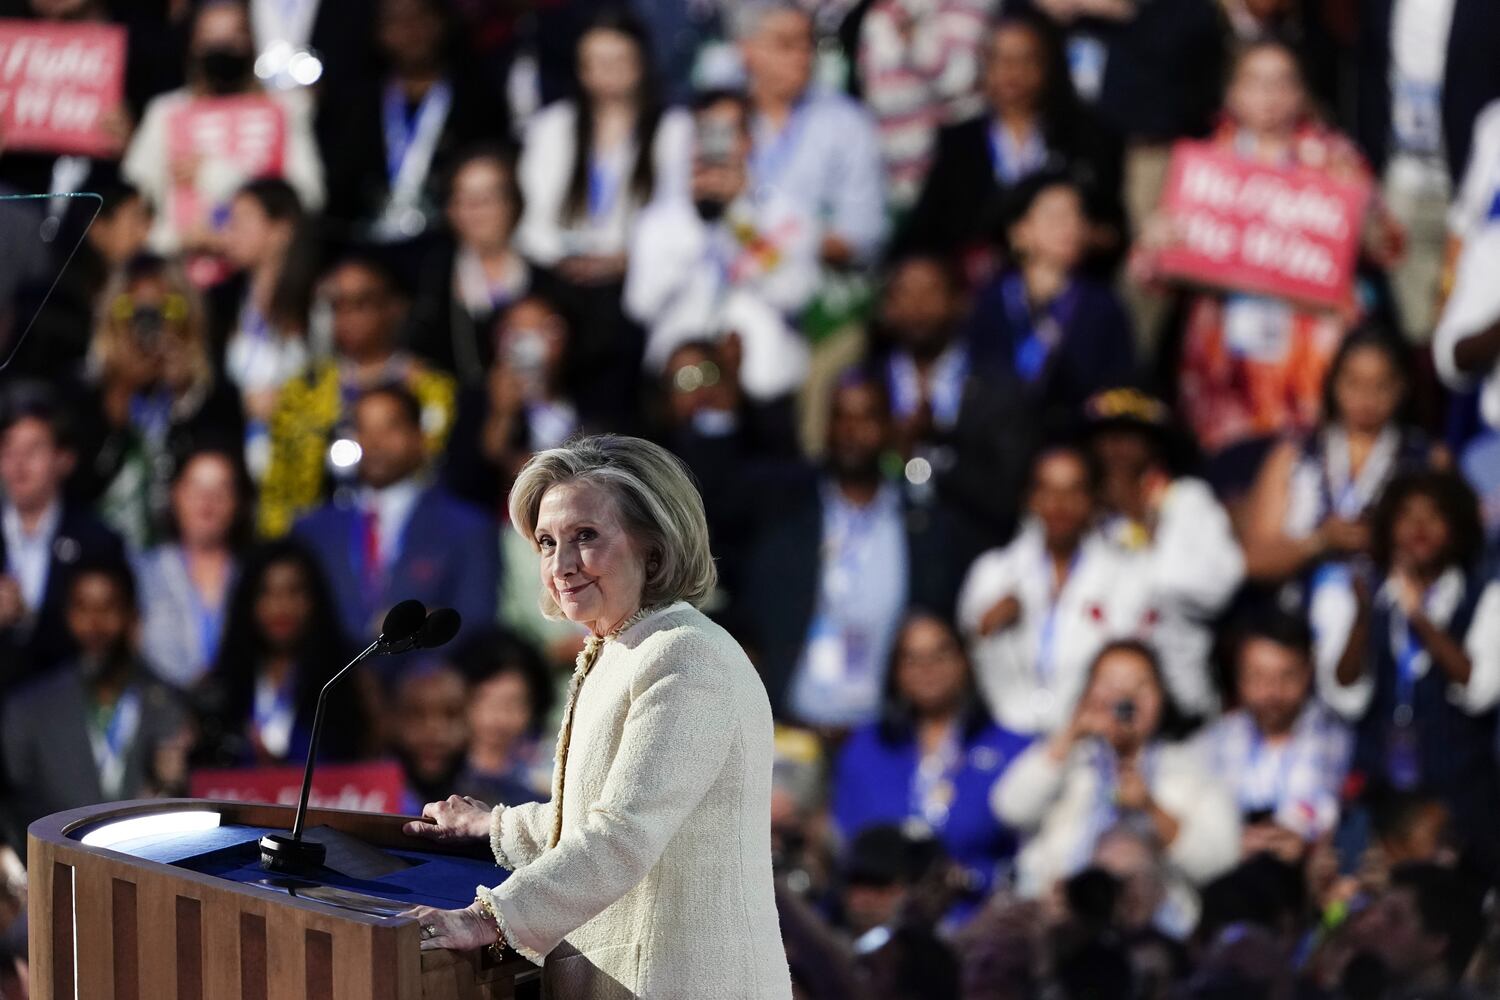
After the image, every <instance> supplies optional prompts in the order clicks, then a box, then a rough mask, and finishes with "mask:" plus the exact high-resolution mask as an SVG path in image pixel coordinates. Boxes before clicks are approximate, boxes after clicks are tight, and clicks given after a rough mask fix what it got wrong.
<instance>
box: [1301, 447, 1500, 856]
mask: <svg viewBox="0 0 1500 1000" xmlns="http://www.w3.org/2000/svg"><path fill="white" fill-rule="evenodd" d="M1480 538H1481V529H1480V523H1479V511H1478V504H1477V503H1476V502H1475V499H1474V494H1473V491H1471V490H1470V489H1469V488H1468V486H1467V485H1465V483H1464V482H1463V480H1462V479H1460V478H1458V476H1456V475H1455V474H1453V473H1451V472H1417V473H1408V474H1404V475H1401V476H1398V477H1397V478H1396V479H1394V480H1393V481H1392V482H1391V484H1390V486H1389V487H1388V488H1387V489H1386V491H1385V494H1384V495H1383V496H1382V497H1381V500H1380V505H1379V506H1378V508H1377V509H1376V511H1375V514H1374V518H1373V521H1372V525H1371V548H1372V562H1373V567H1372V569H1373V572H1365V573H1353V574H1350V575H1349V576H1348V577H1347V578H1345V579H1342V580H1339V579H1335V580H1330V581H1328V582H1327V583H1326V584H1325V585H1323V586H1321V587H1319V588H1318V589H1317V591H1315V592H1314V594H1313V597H1312V606H1311V617H1312V622H1313V627H1314V629H1315V630H1316V633H1317V636H1318V647H1319V648H1318V671H1319V690H1320V694H1321V696H1322V697H1323V699H1324V700H1325V701H1326V702H1327V703H1328V704H1329V705H1330V706H1331V707H1332V708H1333V709H1334V710H1335V711H1337V712H1338V713H1339V714H1340V715H1342V716H1344V717H1345V718H1346V719H1348V720H1349V721H1350V722H1351V723H1353V724H1354V725H1355V746H1354V767H1355V768H1356V769H1357V770H1359V771H1360V772H1362V773H1363V774H1365V775H1366V776H1367V777H1368V778H1370V779H1372V780H1380V781H1383V782H1385V783H1387V784H1389V785H1391V786H1392V787H1394V788H1396V789H1397V790H1399V791H1411V790H1414V789H1424V790H1427V791H1431V792H1434V793H1436V794H1437V795H1439V796H1441V797H1442V799H1443V802H1444V804H1445V805H1446V806H1447V807H1448V809H1449V810H1450V812H1451V813H1452V814H1453V818H1454V823H1455V827H1456V829H1457V831H1458V833H1459V834H1460V836H1461V838H1462V839H1463V840H1464V841H1465V842H1466V844H1469V845H1472V846H1473V847H1474V848H1475V849H1477V850H1479V851H1480V852H1481V853H1482V855H1483V858H1484V862H1485V864H1486V865H1487V866H1488V870H1489V871H1490V872H1493V871H1494V870H1495V868H1494V866H1495V865H1496V863H1497V852H1496V850H1495V847H1494V838H1493V837H1492V836H1491V832H1492V831H1493V829H1494V822H1495V817H1496V815H1497V808H1500V785H1497V782H1496V777H1495V765H1494V756H1493V754H1494V746H1495V718H1496V710H1495V704H1496V701H1497V700H1500V583H1497V582H1496V581H1495V580H1493V579H1490V578H1486V577H1485V576H1483V575H1481V574H1479V573H1478V572H1476V570H1475V560H1476V558H1477V556H1478V553H1479V539H1480ZM1491 877H1492V876H1491Z"/></svg>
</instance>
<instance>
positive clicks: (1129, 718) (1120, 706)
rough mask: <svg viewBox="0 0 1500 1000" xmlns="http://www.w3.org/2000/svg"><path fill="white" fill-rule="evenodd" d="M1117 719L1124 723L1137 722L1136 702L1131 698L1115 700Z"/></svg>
mask: <svg viewBox="0 0 1500 1000" xmlns="http://www.w3.org/2000/svg"><path fill="white" fill-rule="evenodd" d="M1115 721H1116V722H1119V723H1121V724H1122V725H1126V726H1128V725H1131V724H1133V723H1134V722H1135V702H1133V701H1131V700H1130V699H1129V698H1123V699H1121V700H1120V701H1117V702H1115Z"/></svg>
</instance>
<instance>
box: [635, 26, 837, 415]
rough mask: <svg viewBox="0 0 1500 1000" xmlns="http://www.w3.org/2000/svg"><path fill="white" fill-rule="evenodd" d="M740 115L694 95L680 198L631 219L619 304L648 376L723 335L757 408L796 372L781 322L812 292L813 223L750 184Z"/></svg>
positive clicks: (782, 196)
mask: <svg viewBox="0 0 1500 1000" xmlns="http://www.w3.org/2000/svg"><path fill="white" fill-rule="evenodd" d="M785 16H787V17H793V16H795V17H798V18H800V17H801V15H791V14H787V15H785ZM747 113H748V106H747V105H746V103H745V101H744V99H743V98H741V97H739V96H737V95H735V94H732V93H729V92H724V91H712V92H710V93H708V94H706V95H705V96H703V97H701V98H699V100H698V103H697V108H696V112H695V114H694V119H693V120H694V124H695V127H696V133H695V137H694V142H693V172H692V180H691V182H690V191H689V197H688V198H672V197H663V198H662V199H661V200H659V201H657V202H655V203H653V204H652V205H651V206H650V207H649V208H647V209H646V211H645V212H643V213H642V215H641V219H640V222H639V225H638V226H637V228H636V233H635V238H634V241H633V243H632V245H631V249H630V270H629V273H628V274H627V275H626V278H625V308H626V310H627V311H628V312H629V313H630V315H631V316H633V317H634V318H635V319H636V320H638V321H639V322H640V323H642V324H644V325H645V326H646V328H647V338H646V355H645V360H646V365H647V367H648V369H649V370H651V371H660V370H661V368H662V366H663V365H664V364H665V363H666V360H667V357H668V355H670V354H671V353H672V351H674V350H676V349H677V348H678V347H679V346H681V345H682V344H683V343H685V342H687V341H689V340H701V339H703V338H704V337H710V338H712V339H720V338H724V337H727V336H733V337H734V338H735V339H736V340H738V341H739V350H740V351H741V353H742V356H743V358H744V360H743V363H742V365H741V369H740V373H741V381H742V383H743V385H744V387H745V392H746V394H747V395H749V397H750V398H751V399H752V400H753V401H755V402H757V403H767V402H770V401H773V400H776V399H778V398H780V397H784V396H786V395H788V394H789V393H790V392H792V391H793V390H794V389H795V388H796V387H797V386H798V385H799V384H800V383H801V382H802V380H803V379H804V378H805V377H806V375H807V372H808V348H807V344H806V342H805V341H804V340H803V338H802V335H801V333H800V332H798V330H797V329H796V327H795V326H793V324H792V320H793V319H794V318H795V316H796V315H797V314H798V313H800V312H801V311H802V310H803V309H804V308H806V306H807V305H808V303H809V302H810V300H811V299H812V296H813V294H814V292H815V291H816V290H817V285H818V262H817V253H818V233H817V216H816V215H814V214H812V213H810V212H809V211H808V209H807V208H806V206H804V205H802V204H801V203H799V202H798V201H797V199H796V198H795V197H794V195H793V193H792V192H791V191H789V190H787V189H785V188H783V187H780V186H766V185H759V186H757V181H756V180H755V178H754V176H753V170H752V161H751V158H750V155H751V154H750V149H751V147H750V131H749V119H748V117H747Z"/></svg>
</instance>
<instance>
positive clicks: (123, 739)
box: [104, 688, 141, 760]
mask: <svg viewBox="0 0 1500 1000" xmlns="http://www.w3.org/2000/svg"><path fill="white" fill-rule="evenodd" d="M140 708H141V695H140V692H138V691H136V690H135V688H131V689H129V690H128V691H126V692H125V693H124V694H122V695H120V699H119V701H117V702H115V710H114V711H113V712H112V713H110V716H109V725H107V726H105V727H104V745H105V747H106V748H108V751H109V756H110V759H111V760H114V759H117V758H118V757H119V756H120V754H122V753H124V751H125V745H126V744H127V743H128V742H130V738H131V737H132V736H134V735H135V733H134V730H135V725H136V723H137V722H138V721H139V720H140Z"/></svg>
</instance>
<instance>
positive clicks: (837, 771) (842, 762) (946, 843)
mask: <svg viewBox="0 0 1500 1000" xmlns="http://www.w3.org/2000/svg"><path fill="white" fill-rule="evenodd" d="M960 739H961V747H960V751H961V752H960V754H959V755H958V758H957V760H956V761H955V762H954V764H953V766H952V768H951V769H950V770H949V771H948V774H947V780H948V781H949V782H951V784H952V792H951V799H950V801H949V805H948V808H947V814H946V817H944V818H941V819H940V820H939V822H936V823H934V822H932V820H933V819H935V818H937V817H933V816H931V815H930V814H929V815H928V816H925V817H924V816H923V815H922V812H921V811H920V807H919V803H918V796H917V794H916V788H917V785H918V782H919V773H918V772H919V766H920V763H921V760H920V758H921V752H920V750H919V748H918V746H917V740H916V737H915V736H914V735H913V736H912V737H911V738H909V739H906V740H904V741H902V742H900V743H895V744H892V743H886V742H884V741H883V740H882V739H881V738H880V727H879V726H878V725H876V724H871V725H868V726H862V727H861V728H859V729H857V730H855V731H854V732H853V733H852V734H850V736H849V740H848V742H847V743H845V744H844V749H843V751H842V752H841V753H840V754H839V758H838V763H837V764H836V766H835V768H834V779H833V820H834V823H835V824H836V826H837V827H838V830H839V832H840V834H841V835H842V836H843V837H844V838H846V840H847V839H852V838H853V837H855V836H856V835H858V834H859V832H860V831H861V830H864V829H866V828H868V827H871V826H875V825H877V824H884V823H903V822H906V821H907V820H920V821H922V822H923V823H926V824H927V825H928V826H929V827H931V828H932V831H933V834H934V836H936V837H937V839H938V840H939V841H940V842H941V843H942V845H943V848H944V850H946V851H947V852H948V856H949V857H950V858H951V859H952V860H953V861H954V862H955V863H957V864H959V865H961V866H962V867H963V868H964V870H965V871H966V872H967V873H968V875H969V878H970V883H971V885H972V886H973V887H974V888H975V890H976V891H975V893H974V898H975V899H976V900H977V899H982V898H983V897H984V896H986V895H988V894H989V892H990V890H991V888H993V886H994V885H995V882H996V879H997V876H998V874H999V872H1000V869H1001V867H1002V866H1003V865H1004V863H1005V862H1006V861H1008V860H1009V859H1010V858H1011V857H1013V856H1014V855H1015V852H1016V837H1015V834H1014V833H1012V832H1011V831H1010V829H1009V828H1007V827H1006V826H1004V825H1003V824H1001V822H1000V821H999V820H998V819H997V818H996V817H995V814H994V812H993V810H991V809H990V790H991V789H992V788H993V787H994V785H995V782H997V781H999V780H1000V776H1001V775H1002V774H1004V773H1005V770H1006V769H1007V768H1008V767H1010V765H1011V763H1012V762H1013V761H1014V760H1015V759H1016V758H1017V757H1019V756H1020V755H1021V752H1022V751H1023V750H1025V749H1026V747H1027V745H1028V743H1029V741H1028V740H1027V738H1026V737H1024V736H1020V735H1017V734H1016V733H1013V732H1011V731H1010V730H1008V729H1002V728H1000V727H999V726H997V725H995V724H994V723H989V724H987V725H986V726H985V727H984V728H983V729H982V730H980V732H979V733H977V734H976V735H975V736H974V737H973V738H971V739H962V736H960ZM969 909H972V906H963V905H962V904H961V905H960V906H959V907H956V908H955V914H956V915H961V913H962V912H967V911H968V910H969Z"/></svg>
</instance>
